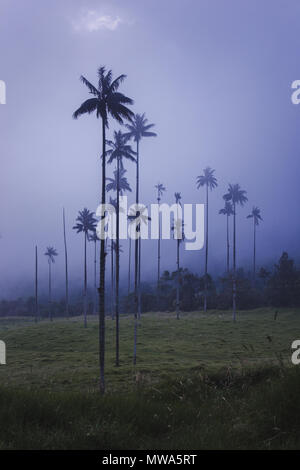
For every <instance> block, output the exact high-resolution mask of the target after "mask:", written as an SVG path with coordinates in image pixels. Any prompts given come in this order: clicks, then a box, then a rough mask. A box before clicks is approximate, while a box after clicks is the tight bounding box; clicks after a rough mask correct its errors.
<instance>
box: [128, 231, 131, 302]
mask: <svg viewBox="0 0 300 470" xmlns="http://www.w3.org/2000/svg"><path fill="white" fill-rule="evenodd" d="M130 276H131V238H130V237H129V260H128V295H129V294H130Z"/></svg>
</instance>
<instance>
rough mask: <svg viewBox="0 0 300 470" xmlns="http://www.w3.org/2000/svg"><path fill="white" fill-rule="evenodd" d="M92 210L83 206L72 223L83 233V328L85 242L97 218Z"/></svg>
mask: <svg viewBox="0 0 300 470" xmlns="http://www.w3.org/2000/svg"><path fill="white" fill-rule="evenodd" d="M94 215H95V214H94V212H91V211H89V210H88V209H86V208H84V209H83V210H82V211H79V215H78V217H77V218H76V222H77V224H76V225H74V227H73V229H74V230H76V232H77V233H83V234H84V285H83V316H84V328H86V327H87V263H86V244H87V241H88V239H89V232H91V233H94V232H95V231H96V223H97V220H96V219H95V217H94Z"/></svg>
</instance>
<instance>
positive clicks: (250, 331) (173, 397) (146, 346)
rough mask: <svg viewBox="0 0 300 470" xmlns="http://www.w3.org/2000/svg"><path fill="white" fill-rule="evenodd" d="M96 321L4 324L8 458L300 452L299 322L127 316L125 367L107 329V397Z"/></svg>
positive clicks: (297, 318) (2, 397)
mask: <svg viewBox="0 0 300 470" xmlns="http://www.w3.org/2000/svg"><path fill="white" fill-rule="evenodd" d="M97 328H98V327H97V321H96V319H94V318H89V324H88V328H87V329H86V330H85V329H84V328H83V324H82V319H70V320H57V321H55V322H53V323H50V322H48V321H42V322H40V323H38V324H34V323H33V322H32V321H31V322H30V321H28V320H27V321H26V320H25V319H17V318H15V319H1V320H0V339H2V340H4V341H5V342H6V346H7V365H6V366H1V367H0V377H1V387H0V422H5V423H6V426H3V427H1V429H0V449H10V448H12V449H61V448H68V449H211V448H219V449H228V448H242V449H243V448H259V449H264V448H299V444H300V421H299V416H300V413H299V412H300V401H299V400H298V391H299V389H300V373H299V369H298V368H297V366H293V367H290V364H291V362H290V357H291V350H290V346H291V343H292V341H293V340H294V339H297V338H299V337H300V312H299V311H297V310H293V309H289V310H286V311H279V314H278V316H277V319H276V320H274V311H273V310H271V309H261V310H255V311H249V312H243V313H240V314H239V318H238V321H237V323H236V324H233V323H232V320H231V316H230V314H229V313H224V314H222V313H221V312H209V313H207V314H206V315H204V314H203V313H202V314H200V313H199V312H193V313H189V314H183V315H182V318H181V319H180V320H179V321H177V320H176V319H175V318H174V315H173V314H145V315H143V318H142V319H141V323H140V327H139V337H138V364H137V366H136V368H134V367H133V366H132V346H133V318H132V317H122V318H121V344H120V346H121V367H119V368H116V367H115V366H114V324H113V322H112V320H110V319H108V320H107V357H106V364H107V366H106V381H107V394H106V396H104V397H101V396H99V394H98V380H97V377H98V346H97V337H98V329H97ZM298 402H299V404H298Z"/></svg>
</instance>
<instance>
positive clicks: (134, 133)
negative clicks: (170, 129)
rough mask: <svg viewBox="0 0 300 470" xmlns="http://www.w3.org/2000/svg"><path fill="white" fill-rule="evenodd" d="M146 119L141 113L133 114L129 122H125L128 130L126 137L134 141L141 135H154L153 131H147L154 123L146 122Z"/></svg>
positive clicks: (138, 139)
mask: <svg viewBox="0 0 300 470" xmlns="http://www.w3.org/2000/svg"><path fill="white" fill-rule="evenodd" d="M147 123H148V119H146V117H145V113H143V114H135V115H134V118H133V119H132V121H131V124H126V127H127V129H128V131H129V132H126V134H125V135H126V137H127V138H128V139H133V140H134V141H135V142H139V141H140V140H141V138H142V137H156V135H157V134H156V133H155V132H149V129H152V127H154V126H155V124H147Z"/></svg>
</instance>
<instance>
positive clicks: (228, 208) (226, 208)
mask: <svg viewBox="0 0 300 470" xmlns="http://www.w3.org/2000/svg"><path fill="white" fill-rule="evenodd" d="M219 214H223V215H228V216H230V215H233V207H232V204H231V202H229V201H226V202H225V206H224V207H223V209H220V210H219Z"/></svg>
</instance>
